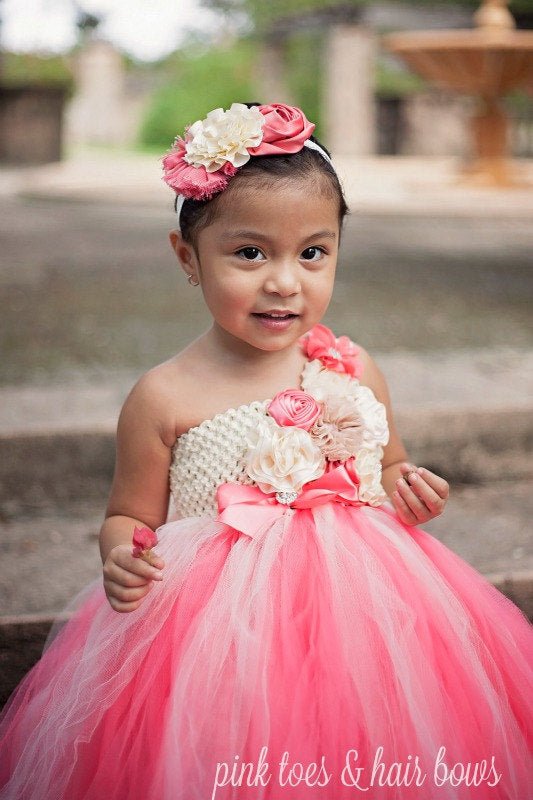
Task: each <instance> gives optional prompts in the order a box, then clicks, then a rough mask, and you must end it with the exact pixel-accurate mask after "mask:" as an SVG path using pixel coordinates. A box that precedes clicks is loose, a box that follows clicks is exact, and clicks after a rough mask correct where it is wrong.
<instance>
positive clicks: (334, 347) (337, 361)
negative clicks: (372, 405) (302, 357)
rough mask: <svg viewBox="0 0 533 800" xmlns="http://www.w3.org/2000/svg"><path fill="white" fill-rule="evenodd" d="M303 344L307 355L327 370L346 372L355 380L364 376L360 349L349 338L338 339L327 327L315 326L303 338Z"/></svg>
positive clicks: (341, 337)
mask: <svg viewBox="0 0 533 800" xmlns="http://www.w3.org/2000/svg"><path fill="white" fill-rule="evenodd" d="M301 344H302V347H303V349H304V352H305V353H306V355H307V356H309V358H311V359H315V358H317V359H319V360H320V361H321V363H322V364H323V365H324V367H326V369H330V370H333V372H345V373H347V374H348V375H351V376H352V377H353V378H359V377H360V376H361V375H362V374H363V365H362V363H361V362H360V361H359V358H358V355H359V353H360V348H359V347H357V346H356V345H354V344H352V342H351V341H350V339H349V338H348V337H347V336H340V337H339V338H338V339H336V338H335V336H334V335H333V333H332V331H330V329H329V328H326V326H325V325H315V327H314V328H312V329H311V330H310V331H309V332H308V333H307V334H306V335H305V336H303V337H302V339H301Z"/></svg>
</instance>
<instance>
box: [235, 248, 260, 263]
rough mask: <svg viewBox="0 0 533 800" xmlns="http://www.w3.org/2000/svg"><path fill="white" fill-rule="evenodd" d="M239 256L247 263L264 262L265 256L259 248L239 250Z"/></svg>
mask: <svg viewBox="0 0 533 800" xmlns="http://www.w3.org/2000/svg"><path fill="white" fill-rule="evenodd" d="M237 255H238V256H241V257H242V258H244V259H246V261H262V260H263V258H264V256H263V253H262V252H261V250H260V249H259V248H258V247H242V248H241V249H240V250H237Z"/></svg>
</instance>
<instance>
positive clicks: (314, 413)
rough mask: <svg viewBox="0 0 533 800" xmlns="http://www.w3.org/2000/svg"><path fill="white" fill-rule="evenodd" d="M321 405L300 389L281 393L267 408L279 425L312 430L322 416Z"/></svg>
mask: <svg viewBox="0 0 533 800" xmlns="http://www.w3.org/2000/svg"><path fill="white" fill-rule="evenodd" d="M320 410H321V409H320V405H319V404H318V403H317V401H316V400H315V398H314V397H312V396H311V395H310V394H307V392H302V391H301V390H300V389H284V391H282V392H279V393H278V394H277V395H276V396H275V398H274V399H273V400H272V402H271V403H270V405H269V406H268V408H267V411H268V413H269V414H270V416H271V417H272V418H273V419H275V420H276V422H277V423H278V425H284V426H287V427H290V426H291V425H294V426H296V427H297V428H302V429H303V430H304V431H308V430H310V428H312V427H313V425H314V424H315V422H316V420H317V419H318V417H319V415H320Z"/></svg>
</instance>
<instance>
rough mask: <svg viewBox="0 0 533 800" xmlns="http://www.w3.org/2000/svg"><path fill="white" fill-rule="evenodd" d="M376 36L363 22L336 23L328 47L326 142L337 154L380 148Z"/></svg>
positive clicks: (325, 84)
mask: <svg viewBox="0 0 533 800" xmlns="http://www.w3.org/2000/svg"><path fill="white" fill-rule="evenodd" d="M375 47H376V45H375V38H374V35H373V34H372V32H371V31H369V30H368V29H367V28H364V27H362V26H359V25H335V26H333V27H332V28H331V29H330V32H329V40H328V45H327V47H326V51H325V64H324V72H325V80H324V87H323V88H324V102H323V108H324V112H325V114H324V116H325V122H326V142H325V144H326V145H327V146H328V147H329V148H331V151H332V152H333V154H334V155H346V156H368V155H372V154H373V153H375V152H376V110H375V100H374V68H375Z"/></svg>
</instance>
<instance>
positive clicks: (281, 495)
mask: <svg viewBox="0 0 533 800" xmlns="http://www.w3.org/2000/svg"><path fill="white" fill-rule="evenodd" d="M297 497H298V492H276V500H277V501H278V503H283V504H284V505H286V506H289V505H290V504H291V503H294V501H295V500H296V498H297Z"/></svg>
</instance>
